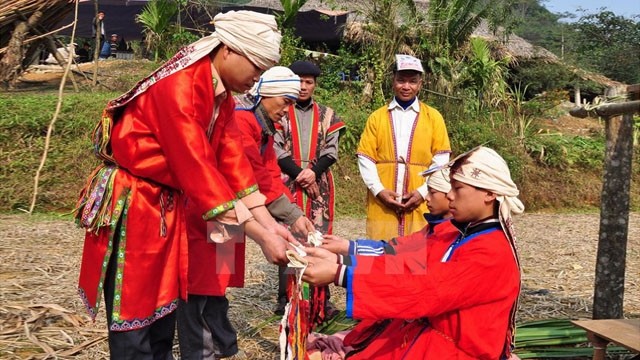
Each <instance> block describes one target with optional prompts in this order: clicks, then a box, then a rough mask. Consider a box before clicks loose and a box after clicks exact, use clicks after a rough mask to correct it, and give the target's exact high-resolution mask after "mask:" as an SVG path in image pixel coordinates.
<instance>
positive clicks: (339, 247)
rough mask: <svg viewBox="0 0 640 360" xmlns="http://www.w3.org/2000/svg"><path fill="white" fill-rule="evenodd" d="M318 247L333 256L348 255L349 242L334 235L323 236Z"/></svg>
mask: <svg viewBox="0 0 640 360" xmlns="http://www.w3.org/2000/svg"><path fill="white" fill-rule="evenodd" d="M320 247H321V248H323V249H327V250H329V251H331V252H332V253H335V254H340V255H349V240H347V239H344V238H341V237H339V236H336V235H324V236H323V237H322V246H320Z"/></svg>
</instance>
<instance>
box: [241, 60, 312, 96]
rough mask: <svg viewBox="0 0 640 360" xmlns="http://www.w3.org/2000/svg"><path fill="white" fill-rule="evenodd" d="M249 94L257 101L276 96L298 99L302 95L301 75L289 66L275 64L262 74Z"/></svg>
mask: <svg viewBox="0 0 640 360" xmlns="http://www.w3.org/2000/svg"><path fill="white" fill-rule="evenodd" d="M249 94H250V95H251V96H252V97H253V98H254V99H255V102H256V103H258V102H259V101H260V99H261V98H263V97H276V96H285V97H288V98H290V99H294V100H296V99H298V96H300V77H299V76H298V75H296V74H294V73H293V71H291V69H289V68H288V67H284V66H274V67H272V68H271V69H269V70H267V71H265V72H264V73H263V74H262V76H260V80H258V82H257V83H255V85H253V87H252V88H251V90H249Z"/></svg>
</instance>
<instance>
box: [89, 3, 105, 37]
mask: <svg viewBox="0 0 640 360" xmlns="http://www.w3.org/2000/svg"><path fill="white" fill-rule="evenodd" d="M91 30H92V32H91V35H92V36H93V38H94V39H95V38H96V33H99V34H100V42H103V41H104V38H105V36H106V35H105V31H104V11H102V10H100V11H98V13H97V14H96V17H94V18H93V27H92V28H91Z"/></svg>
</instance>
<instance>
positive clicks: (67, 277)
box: [0, 213, 640, 359]
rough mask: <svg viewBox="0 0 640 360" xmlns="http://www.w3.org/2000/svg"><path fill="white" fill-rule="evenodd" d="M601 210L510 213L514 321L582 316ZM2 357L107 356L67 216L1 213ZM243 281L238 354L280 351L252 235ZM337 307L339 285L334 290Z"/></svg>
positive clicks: (630, 267) (631, 309)
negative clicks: (514, 236) (516, 296)
mask: <svg viewBox="0 0 640 360" xmlns="http://www.w3.org/2000/svg"><path fill="white" fill-rule="evenodd" d="M598 225H599V216H598V214H562V215H551V214H525V215H522V216H520V217H518V218H517V219H516V226H517V230H518V233H519V250H520V256H521V259H522V271H523V282H524V288H523V293H522V299H521V305H520V310H519V320H520V321H525V320H532V319H547V318H589V317H590V315H591V305H592V294H593V284H594V272H595V257H596V249H597V241H598ZM335 228H336V233H337V234H338V235H341V236H344V237H349V238H355V237H357V236H362V235H363V231H364V221H363V220H362V219H341V220H338V221H337V222H336V225H335ZM0 238H1V239H2V242H1V245H0V290H1V291H0V358H2V359H44V358H50V359H52V358H59V359H106V358H108V348H107V342H106V330H105V320H104V313H103V312H101V313H100V314H99V315H98V319H97V321H96V322H95V323H94V322H92V321H91V320H90V319H89V317H88V316H87V313H86V312H85V310H84V308H83V305H82V303H81V301H80V299H79V297H78V296H77V293H76V282H77V278H78V269H79V262H80V256H81V252H82V242H83V232H82V231H81V230H79V229H77V228H76V227H75V226H74V224H73V223H72V222H71V221H69V220H61V219H52V218H50V217H49V218H42V217H37V216H36V217H28V216H26V215H0ZM628 238H629V242H628V247H627V273H626V281H625V302H624V312H625V317H628V318H640V278H639V276H638V274H640V213H634V214H631V216H630V224H629V237H628ZM247 259H248V260H247V261H248V268H247V274H246V286H245V287H244V288H242V289H231V290H230V291H229V298H230V299H231V313H230V316H231V318H232V320H233V323H234V324H235V326H236V329H237V330H238V331H239V334H240V348H241V349H242V350H241V354H239V355H237V356H236V357H235V358H236V359H273V358H276V357H277V354H278V350H277V341H276V335H277V327H278V321H277V318H276V317H275V316H273V315H272V312H271V310H272V307H273V305H274V297H275V289H276V286H277V285H276V268H275V266H272V265H269V264H267V263H266V262H265V261H264V259H263V258H262V255H261V254H260V250H259V248H258V247H257V246H255V244H253V243H251V244H250V245H249V246H248V250H247ZM333 294H334V295H333V298H334V300H335V302H336V303H337V305H338V307H340V308H344V292H343V291H341V289H333Z"/></svg>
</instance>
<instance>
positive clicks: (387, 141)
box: [358, 102, 451, 240]
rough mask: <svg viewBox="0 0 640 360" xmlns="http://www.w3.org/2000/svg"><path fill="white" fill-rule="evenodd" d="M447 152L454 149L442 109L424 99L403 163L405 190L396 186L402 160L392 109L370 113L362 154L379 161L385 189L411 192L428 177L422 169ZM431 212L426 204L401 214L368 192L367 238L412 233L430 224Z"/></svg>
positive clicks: (376, 161) (375, 161) (402, 192)
mask: <svg viewBox="0 0 640 360" xmlns="http://www.w3.org/2000/svg"><path fill="white" fill-rule="evenodd" d="M447 152H451V146H450V145H449V136H448V135H447V128H446V126H445V124H444V119H443V118H442V115H440V113H439V112H438V110H436V109H434V108H432V107H430V106H427V105H426V104H424V103H422V102H420V113H419V115H418V121H416V122H415V123H414V126H413V129H412V130H411V141H410V144H409V153H408V154H407V158H406V159H405V164H403V165H400V166H406V167H407V171H406V172H405V174H406V176H405V179H404V181H403V188H402V189H396V188H395V186H396V176H398V166H399V164H401V163H402V161H401V160H399V159H398V156H397V155H396V143H395V135H394V132H393V126H392V122H391V112H390V111H389V109H388V107H387V106H386V105H385V106H383V107H381V108H379V109H378V110H376V111H374V112H373V113H372V114H371V115H370V116H369V119H367V124H366V125H365V128H364V131H363V133H362V137H361V138H360V144H359V145H358V155H359V156H364V157H366V158H368V159H370V160H371V161H373V162H374V163H375V164H376V169H377V170H378V176H379V177H380V181H381V182H382V185H384V188H385V189H389V190H394V191H396V192H397V193H399V194H406V193H409V192H411V191H413V190H415V189H417V188H418V187H420V186H421V185H422V184H424V181H425V180H424V178H423V177H422V176H420V172H422V171H424V170H426V169H427V168H428V167H429V165H431V159H432V157H433V155H435V154H439V153H447ZM427 212H429V211H428V209H427V206H426V204H425V203H422V204H421V205H420V206H418V207H417V208H416V209H415V210H414V211H412V212H410V213H404V214H403V215H401V216H398V215H397V214H396V213H395V212H394V211H393V210H391V209H389V208H387V207H385V206H384V205H383V204H382V202H380V200H378V199H377V198H376V197H375V196H373V194H372V193H371V192H370V191H368V192H367V237H369V238H370V239H380V240H389V239H391V238H394V237H396V236H403V235H408V234H411V233H413V232H415V231H418V230H420V229H422V228H423V227H424V226H425V225H426V224H427V222H426V220H425V219H424V216H423V214H424V213H427Z"/></svg>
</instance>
